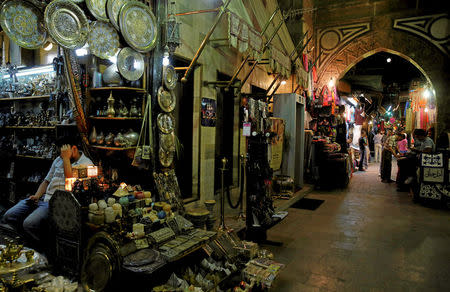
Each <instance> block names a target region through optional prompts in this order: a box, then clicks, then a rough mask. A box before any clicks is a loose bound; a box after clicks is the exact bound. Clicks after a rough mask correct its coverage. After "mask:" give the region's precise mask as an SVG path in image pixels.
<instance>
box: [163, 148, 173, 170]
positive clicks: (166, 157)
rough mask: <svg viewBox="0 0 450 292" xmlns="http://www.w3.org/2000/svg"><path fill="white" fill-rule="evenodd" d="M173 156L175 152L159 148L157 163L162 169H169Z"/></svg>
mask: <svg viewBox="0 0 450 292" xmlns="http://www.w3.org/2000/svg"><path fill="white" fill-rule="evenodd" d="M174 156H175V151H173V150H164V149H162V148H159V162H160V163H161V165H162V166H163V167H170V166H171V165H172V163H173V158H174Z"/></svg>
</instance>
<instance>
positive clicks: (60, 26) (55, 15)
mask: <svg viewBox="0 0 450 292" xmlns="http://www.w3.org/2000/svg"><path fill="white" fill-rule="evenodd" d="M44 19H45V23H46V25H47V29H48V32H49V34H50V35H51V36H52V38H53V39H54V40H55V42H57V43H58V44H59V45H61V46H62V47H64V48H67V49H72V50H73V49H78V48H81V47H82V46H84V45H85V44H86V40H87V37H88V34H89V24H88V21H87V18H86V15H85V14H84V12H83V10H81V8H80V7H78V5H76V4H75V3H73V2H70V1H65V0H55V1H53V2H51V3H50V4H48V5H47V8H45V17H44Z"/></svg>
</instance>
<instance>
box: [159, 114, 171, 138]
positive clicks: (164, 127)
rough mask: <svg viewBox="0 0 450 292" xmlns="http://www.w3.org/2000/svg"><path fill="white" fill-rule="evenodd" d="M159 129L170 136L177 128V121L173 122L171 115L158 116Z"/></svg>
mask: <svg viewBox="0 0 450 292" xmlns="http://www.w3.org/2000/svg"><path fill="white" fill-rule="evenodd" d="M156 120H157V124H158V128H159V130H160V131H161V132H163V133H164V134H170V133H172V132H173V130H174V128H175V121H174V120H173V117H172V115H170V114H163V113H161V114H158V117H157V119H156Z"/></svg>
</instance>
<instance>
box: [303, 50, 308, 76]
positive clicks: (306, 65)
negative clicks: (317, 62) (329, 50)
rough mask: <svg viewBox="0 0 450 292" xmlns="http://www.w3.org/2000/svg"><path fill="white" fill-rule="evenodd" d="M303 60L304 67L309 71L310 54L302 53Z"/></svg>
mask: <svg viewBox="0 0 450 292" xmlns="http://www.w3.org/2000/svg"><path fill="white" fill-rule="evenodd" d="M302 61H303V68H305V71H306V72H308V71H309V70H308V55H306V54H302Z"/></svg>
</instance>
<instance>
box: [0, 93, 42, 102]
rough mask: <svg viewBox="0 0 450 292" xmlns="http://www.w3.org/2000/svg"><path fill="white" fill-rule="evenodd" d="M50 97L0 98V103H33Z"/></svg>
mask: <svg viewBox="0 0 450 292" xmlns="http://www.w3.org/2000/svg"><path fill="white" fill-rule="evenodd" d="M48 98H50V95H34V96H33V95H32V96H20V97H10V98H8V97H6V98H0V102H11V101H34V100H40V99H48Z"/></svg>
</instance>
